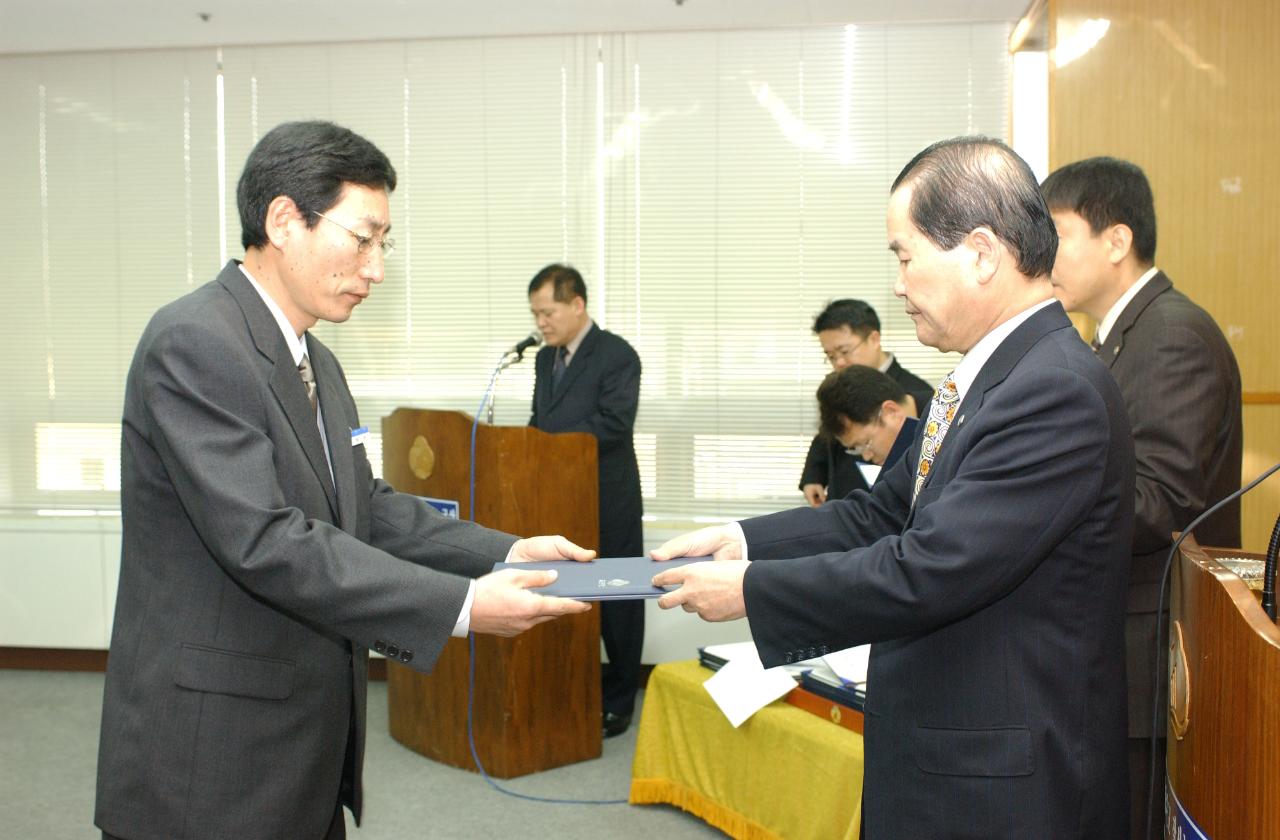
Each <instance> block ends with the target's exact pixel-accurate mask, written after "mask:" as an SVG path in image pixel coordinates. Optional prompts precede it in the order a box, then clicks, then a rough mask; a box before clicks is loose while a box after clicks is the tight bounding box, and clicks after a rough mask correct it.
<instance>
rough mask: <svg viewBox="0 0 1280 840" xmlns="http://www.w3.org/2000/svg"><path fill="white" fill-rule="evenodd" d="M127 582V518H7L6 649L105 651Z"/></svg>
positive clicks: (1, 537)
mask: <svg viewBox="0 0 1280 840" xmlns="http://www.w3.org/2000/svg"><path fill="white" fill-rule="evenodd" d="M119 575H120V517H119V516H114V515H113V516H97V515H94V516H75V517H66V516H23V517H5V518H0V580H3V584H2V585H0V646H5V647H42V648H86V649H90V650H95V649H96V650H102V649H105V648H106V647H107V644H108V642H109V640H110V638H111V617H112V614H113V611H114V609H115V600H116V582H117V579H118V578H119Z"/></svg>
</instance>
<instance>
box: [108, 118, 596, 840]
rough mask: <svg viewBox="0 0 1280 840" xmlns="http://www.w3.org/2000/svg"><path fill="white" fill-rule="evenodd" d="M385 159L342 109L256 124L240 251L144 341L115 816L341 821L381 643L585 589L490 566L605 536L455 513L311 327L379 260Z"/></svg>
mask: <svg viewBox="0 0 1280 840" xmlns="http://www.w3.org/2000/svg"><path fill="white" fill-rule="evenodd" d="M395 185H396V173H395V170H394V169H393V168H392V166H391V163H390V161H388V160H387V158H386V156H385V155H384V154H383V153H382V152H381V151H379V150H378V149H377V147H375V146H374V145H373V144H372V143H370V142H369V141H367V140H365V139H364V138H362V137H360V136H358V135H356V134H354V133H352V132H351V131H348V130H347V129H345V128H341V127H339V126H336V125H333V124H332V123H325V122H305V123H286V124H284V125H281V126H278V127H276V128H274V129H272V130H271V131H269V132H267V134H266V135H264V136H263V138H262V139H261V140H260V141H259V142H258V144H257V146H255V147H254V149H253V151H252V152H251V153H250V155H249V159H248V161H247V163H246V164H245V168H244V172H243V174H242V175H241V177H240V183H239V187H238V189H237V196H236V197H237V201H238V203H239V208H240V223H241V231H242V232H241V240H242V242H243V244H244V247H245V258H244V261H243V262H240V261H237V260H233V261H231V262H229V263H228V264H227V265H226V267H224V268H223V269H222V271H221V273H219V274H218V276H217V278H216V279H214V280H213V281H212V282H210V283H207V284H206V285H204V286H202V287H200V288H198V289H196V290H195V291H193V292H191V293H190V294H188V295H186V296H185V297H182V298H180V299H179V300H177V301H175V302H173V303H171V304H169V305H167V306H165V307H163V308H162V309H160V311H159V312H157V313H156V314H155V316H154V317H153V318H152V319H151V322H150V324H148V325H147V328H146V331H145V332H144V333H143V335H142V338H141V340H140V341H139V342H138V348H137V352H136V353H135V355H134V359H133V364H132V366H131V367H130V369H129V377H128V384H127V386H126V391H125V400H124V419H123V431H122V434H123V441H122V456H121V514H122V524H123V546H122V554H121V564H120V586H119V595H118V597H117V602H116V614H115V625H114V629H113V632H112V638H111V652H110V659H109V661H108V665H107V677H106V688H105V695H104V699H103V709H102V735H101V740H100V744H99V754H98V795H97V805H96V811H95V817H94V822H95V823H96V824H97V825H98V827H99V828H101V829H102V830H103V836H104V837H107V838H117V837H118V838H126V840H144V839H145V838H156V839H157V840H158V839H159V838H172V837H188V838H214V837H235V838H245V840H250V839H251V838H280V837H297V838H314V840H320V838H326V840H335V838H342V837H344V836H345V832H346V827H345V818H344V816H343V813H342V809H343V806H344V805H345V806H347V807H348V808H350V809H351V811H352V813H353V815H354V816H355V818H356V820H357V821H359V819H360V811H361V795H362V792H361V769H362V764H363V759H364V738H365V688H366V680H367V671H368V651H367V649H368V648H372V649H374V650H377V651H379V652H380V653H384V654H385V655H386V656H387V658H388V659H394V660H396V661H398V662H401V663H403V664H405V665H408V666H409V667H411V668H415V669H418V670H420V671H424V672H425V671H430V670H431V666H432V664H433V663H434V662H435V660H436V657H437V656H438V655H439V653H440V649H441V648H442V647H443V645H444V643H445V642H446V641H447V640H448V638H449V637H450V635H453V636H465V635H466V634H467V632H468V630H470V631H474V632H477V633H492V634H497V635H503V636H510V635H515V634H516V633H518V632H520V631H522V630H524V629H527V628H528V627H531V626H532V625H534V624H537V623H540V622H542V621H546V620H549V619H551V618H553V617H555V616H557V615H563V614H566V613H570V612H581V611H583V610H586V609H589V608H590V607H589V606H588V605H586V604H581V603H578V602H575V601H569V600H565V599H559V598H546V597H543V596H540V595H536V594H534V593H532V592H528V591H527V587H535V586H545V585H546V584H548V583H550V582H551V580H553V579H554V577H553V576H552V575H548V574H545V573H542V572H535V571H528V572H521V571H513V572H500V573H493V574H486V572H489V571H490V570H491V569H492V567H493V564H494V563H495V562H498V561H501V560H504V559H506V560H516V561H520V560H538V559H544V560H545V559H561V558H570V559H576V560H586V559H589V558H590V557H591V556H592V554H591V552H589V551H585V550H583V549H580V548H578V547H577V546H575V545H573V544H572V543H569V542H568V541H567V540H564V539H563V538H560V537H535V538H533V539H527V540H517V539H516V538H515V537H512V536H508V535H507V534H503V533H500V532H497V531H491V530H489V529H487V528H482V527H480V526H478V525H474V524H472V523H467V522H459V521H457V520H454V519H449V518H446V517H444V516H441V515H440V514H438V513H436V512H435V511H433V510H432V509H431V508H430V507H429V506H427V505H426V504H425V503H424V502H423V501H422V500H421V499H418V498H416V497H414V496H410V495H405V494H401V493H397V492H395V491H394V490H393V489H392V488H391V487H389V486H388V485H387V484H385V483H383V482H382V481H380V480H376V479H374V477H373V474H372V472H371V470H370V466H369V461H368V456H367V455H366V452H365V438H366V437H367V436H368V430H367V429H366V428H365V427H364V426H362V425H361V421H360V419H359V418H358V417H357V413H356V405H355V402H354V401H353V400H352V397H351V392H350V391H349V390H348V388H347V382H346V377H345V375H344V374H343V371H342V367H341V366H340V365H339V364H338V360H337V359H336V358H335V357H334V355H333V353H332V352H330V351H329V349H328V348H327V347H325V346H324V345H323V344H321V343H320V341H319V340H318V339H317V338H316V337H315V336H314V335H311V334H310V332H309V330H310V328H311V327H312V326H314V325H315V324H316V322H317V321H320V320H324V321H331V322H334V323H341V322H343V321H346V320H347V319H348V318H349V317H350V316H351V311H352V310H353V309H354V308H355V307H356V306H357V305H358V304H359V303H360V302H361V301H362V300H364V299H365V298H366V297H368V295H369V294H370V292H371V291H372V290H373V287H374V286H375V285H377V284H378V283H381V282H382V279H383V264H384V263H383V261H384V259H385V257H386V255H387V254H388V253H389V252H390V251H391V249H392V241H391V239H390V229H391V219H390V214H389V209H388V194H389V193H390V192H391V191H392V190H393V189H395ZM462 725H464V724H462V723H460V724H459V726H462Z"/></svg>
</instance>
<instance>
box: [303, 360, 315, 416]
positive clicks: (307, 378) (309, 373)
mask: <svg viewBox="0 0 1280 840" xmlns="http://www.w3.org/2000/svg"><path fill="white" fill-rule="evenodd" d="M298 375H299V376H301V377H302V386H303V387H304V388H306V389H307V401H308V402H309V403H311V413H312V414H315V413H316V406H317V404H318V402H317V399H316V374H315V371H313V370H312V369H311V360H310V359H308V358H307V354H306V353H303V354H302V361H300V362H298Z"/></svg>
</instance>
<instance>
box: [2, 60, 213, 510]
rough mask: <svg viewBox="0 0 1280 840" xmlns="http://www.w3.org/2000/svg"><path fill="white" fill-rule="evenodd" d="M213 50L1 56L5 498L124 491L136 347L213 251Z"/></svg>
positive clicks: (205, 272) (6, 502)
mask: <svg viewBox="0 0 1280 840" xmlns="http://www.w3.org/2000/svg"><path fill="white" fill-rule="evenodd" d="M213 55H214V54H213V51H212V50H182V51H147V52H134V53H85V54H69V55H48V56H13V57H3V58H0V113H3V114H4V119H3V120H0V149H3V151H4V154H3V155H0V173H3V181H4V184H5V194H6V196H5V201H4V202H0V230H3V231H4V242H5V255H6V265H5V268H6V274H7V276H6V279H5V281H4V283H5V288H6V289H7V290H8V292H9V295H8V299H9V306H8V307H7V308H6V314H5V326H4V329H3V330H0V355H2V356H3V358H4V359H5V363H4V367H5V374H4V383H5V397H4V399H3V402H0V505H3V506H6V507H22V508H37V509H39V508H62V507H68V506H69V507H89V508H104V507H105V508H111V507H115V506H116V505H117V504H118V502H117V491H118V489H119V486H120V476H119V472H120V466H119V460H120V459H119V451H120V434H119V419H120V414H121V407H122V405H123V395H124V378H125V374H126V372H127V370H128V366H129V361H130V359H131V357H132V354H133V348H134V345H135V344H136V343H137V340H138V336H139V335H140V334H141V331H142V328H143V326H144V325H145V324H146V321H147V319H148V318H149V317H150V315H151V313H152V312H153V311H154V310H155V309H156V308H157V307H158V306H159V305H161V304H162V303H164V302H166V301H169V300H172V299H173V298H176V297H178V296H179V295H181V294H183V293H184V292H186V291H187V290H189V289H190V288H192V286H193V284H198V283H202V282H204V281H205V279H206V278H207V277H208V276H209V273H210V271H211V270H212V268H213V267H214V266H215V265H216V263H217V254H218V241H217V235H216V232H217V220H216V209H215V208H216V204H215V203H214V202H212V201H211V196H213V195H215V194H216V189H217V177H216V168H215V156H214V147H215V144H214V122H215V109H214V94H215V90H214V84H213V72H212V71H213V67H214V60H213Z"/></svg>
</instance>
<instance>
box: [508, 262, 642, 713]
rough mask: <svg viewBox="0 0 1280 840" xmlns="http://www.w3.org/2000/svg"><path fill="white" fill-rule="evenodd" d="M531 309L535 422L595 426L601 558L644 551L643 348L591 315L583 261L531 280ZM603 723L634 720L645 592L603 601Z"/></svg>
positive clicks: (559, 428)
mask: <svg viewBox="0 0 1280 840" xmlns="http://www.w3.org/2000/svg"><path fill="white" fill-rule="evenodd" d="M529 309H530V311H531V312H532V313H533V319H534V322H535V323H536V324H537V327H538V331H539V332H541V333H542V338H543V341H544V342H545V346H544V347H543V348H542V349H541V350H539V351H538V358H537V361H536V363H535V368H534V369H535V379H534V384H533V414H532V416H531V417H530V418H529V425H530V426H533V427H534V428H538V429H541V430H542V431H544V432H587V433H589V434H591V435H593V436H594V437H595V439H596V443H597V449H596V452H597V459H598V462H599V471H600V490H599V493H600V544H599V545H598V546H597V548H598V549H599V550H600V556H601V557H639V556H640V555H641V554H643V553H644V527H643V525H642V523H641V520H640V516H641V513H642V512H643V500H642V498H641V495H640V468H639V466H638V465H637V464H636V449H635V443H634V442H633V439H632V430H633V429H634V428H635V424H636V408H637V406H638V405H639V403H640V357H639V356H638V355H637V354H636V351H635V350H634V349H632V347H631V345H630V344H628V343H627V342H626V339H624V338H622V337H621V336H617V335H614V334H613V333H611V332H607V331H605V330H602V329H600V328H599V327H598V326H596V325H595V323H594V322H593V321H592V320H591V316H590V315H588V314H587V285H586V283H585V282H583V280H582V275H581V274H580V273H578V270H577V269H576V268H573V267H572V266H567V265H560V264H558V263H553V264H551V265H549V266H546V267H545V268H543V269H542V270H540V271H539V272H538V273H537V274H535V275H534V276H533V279H532V280H530V281H529ZM600 637H601V638H602V639H603V640H604V650H605V653H606V654H608V656H609V662H608V664H607V665H605V666H604V667H603V669H602V670H601V681H602V686H601V695H600V699H601V705H602V707H603V713H602V717H603V719H602V721H601V728H602V731H603V733H604V736H605V737H606V738H610V737H613V736H615V735H621V734H622V733H623V732H625V731H626V730H627V727H628V726H630V725H631V715H632V713H633V711H634V709H635V702H636V692H637V691H639V690H640V656H641V654H642V653H643V652H644V601H607V602H605V603H602V604H601V605H600Z"/></svg>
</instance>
